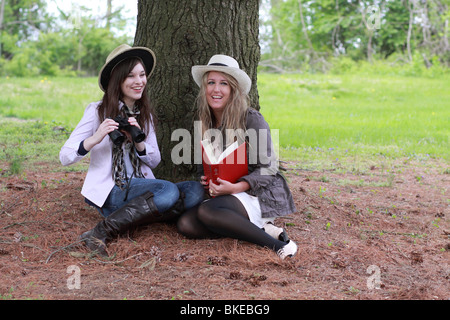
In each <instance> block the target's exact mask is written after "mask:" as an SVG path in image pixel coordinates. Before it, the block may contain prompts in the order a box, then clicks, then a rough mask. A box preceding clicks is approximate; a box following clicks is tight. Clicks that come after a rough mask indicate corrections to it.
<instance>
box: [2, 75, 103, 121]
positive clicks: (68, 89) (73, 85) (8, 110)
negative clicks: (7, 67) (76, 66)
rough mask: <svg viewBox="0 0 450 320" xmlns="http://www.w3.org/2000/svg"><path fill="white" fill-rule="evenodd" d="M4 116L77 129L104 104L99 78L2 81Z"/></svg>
mask: <svg viewBox="0 0 450 320" xmlns="http://www.w3.org/2000/svg"><path fill="white" fill-rule="evenodd" d="M0 88H1V92H0V116H3V117H13V118H20V119H25V120H31V119H33V120H40V121H45V122H54V123H59V124H61V125H63V126H65V127H66V128H67V129H70V130H71V129H73V128H75V126H76V125H77V123H78V121H80V119H81V117H82V116H83V112H84V109H85V108H86V106H87V105H88V104H89V103H90V102H92V101H96V100H100V99H101V97H102V92H101V91H100V89H99V87H98V85H97V79H96V78H49V79H47V78H44V77H42V78H9V79H8V78H1V79H0Z"/></svg>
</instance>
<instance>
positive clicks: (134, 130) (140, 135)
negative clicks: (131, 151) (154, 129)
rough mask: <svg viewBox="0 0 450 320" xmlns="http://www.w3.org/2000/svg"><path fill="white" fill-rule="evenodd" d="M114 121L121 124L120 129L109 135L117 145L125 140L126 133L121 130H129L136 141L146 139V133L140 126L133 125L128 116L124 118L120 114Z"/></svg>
mask: <svg viewBox="0 0 450 320" xmlns="http://www.w3.org/2000/svg"><path fill="white" fill-rule="evenodd" d="M114 121H115V122H117V123H118V124H119V129H117V130H114V131H112V132H110V133H109V137H110V138H111V140H112V142H113V143H114V144H115V145H116V146H120V145H121V144H122V142H124V141H125V135H124V134H123V133H122V132H120V131H119V130H123V131H126V132H128V133H129V134H130V135H131V138H132V139H133V141H134V142H142V141H144V139H145V133H144V132H143V131H142V130H140V129H139V128H138V127H136V126H132V125H131V124H130V123H129V122H128V118H124V117H122V116H120V115H118V116H117V117H115V118H114Z"/></svg>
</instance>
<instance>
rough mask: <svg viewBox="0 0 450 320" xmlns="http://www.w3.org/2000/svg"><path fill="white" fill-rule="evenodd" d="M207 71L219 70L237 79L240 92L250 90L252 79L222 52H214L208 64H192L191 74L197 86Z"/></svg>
mask: <svg viewBox="0 0 450 320" xmlns="http://www.w3.org/2000/svg"><path fill="white" fill-rule="evenodd" d="M209 71H219V72H223V73H226V74H229V75H230V76H232V77H233V78H235V79H236V80H237V82H238V84H239V87H240V88H241V90H242V92H244V93H246V94H248V93H249V92H250V88H251V87H252V80H251V79H250V77H249V76H248V75H247V73H245V71H243V70H241V69H240V68H239V63H238V62H237V61H236V60H235V59H233V58H232V57H230V56H226V55H223V54H216V55H214V56H212V57H211V59H210V60H209V62H208V65H206V66H204V65H201V66H193V67H192V76H193V78H194V81H195V83H197V85H198V86H199V87H200V86H201V83H202V78H203V75H204V74H205V73H206V72H209Z"/></svg>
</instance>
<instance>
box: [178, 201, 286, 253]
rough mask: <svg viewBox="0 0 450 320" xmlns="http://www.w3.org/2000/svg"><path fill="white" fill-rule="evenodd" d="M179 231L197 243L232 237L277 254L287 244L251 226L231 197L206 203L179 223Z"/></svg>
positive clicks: (240, 206) (180, 219) (185, 214)
mask: <svg viewBox="0 0 450 320" xmlns="http://www.w3.org/2000/svg"><path fill="white" fill-rule="evenodd" d="M177 228H178V231H179V232H180V233H181V234H182V235H184V236H186V237H188V238H194V239H205V238H220V237H229V238H234V239H239V240H244V241H248V242H251V243H255V244H257V245H260V246H262V247H267V248H270V249H272V250H274V251H278V250H279V249H280V248H281V247H283V246H285V245H286V243H285V242H283V241H280V240H277V239H274V238H272V237H271V236H270V235H268V234H267V233H266V232H265V231H264V230H262V229H260V228H258V227H257V226H256V225H254V224H253V223H252V222H250V220H249V218H248V215H247V211H246V210H245V208H244V206H243V205H242V203H241V202H240V201H239V199H237V198H236V197H234V196H232V195H226V196H220V197H216V198H213V199H211V200H208V201H206V202H203V203H202V204H200V205H199V206H197V207H194V208H192V209H190V210H188V211H186V212H185V213H183V215H182V216H181V217H180V218H179V219H178V223H177Z"/></svg>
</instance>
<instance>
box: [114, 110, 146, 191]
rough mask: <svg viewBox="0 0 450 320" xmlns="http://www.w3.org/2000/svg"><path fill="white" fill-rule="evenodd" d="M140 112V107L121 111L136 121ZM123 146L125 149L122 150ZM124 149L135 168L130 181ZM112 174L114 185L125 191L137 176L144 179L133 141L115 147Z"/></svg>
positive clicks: (124, 115) (123, 114)
mask: <svg viewBox="0 0 450 320" xmlns="http://www.w3.org/2000/svg"><path fill="white" fill-rule="evenodd" d="M139 114H140V111H139V107H137V106H134V108H133V111H131V110H130V109H129V107H128V106H127V105H125V104H124V105H123V107H122V110H121V115H122V116H123V117H135V118H136V120H138V117H139ZM122 146H123V148H122ZM124 149H125V153H128V156H129V157H130V162H131V165H132V166H133V174H132V175H131V177H130V179H129V180H128V174H127V169H126V166H125V161H124V159H123V157H124ZM112 159H113V163H112V169H113V170H112V172H113V179H114V183H115V184H116V185H117V186H118V187H119V188H120V189H121V190H124V189H125V188H127V189H128V187H129V184H130V181H131V179H132V178H133V176H136V177H138V178H143V177H144V176H143V174H142V171H141V160H140V159H139V157H138V156H137V151H136V148H135V146H134V143H133V142H132V141H129V140H128V139H126V140H125V141H124V142H123V143H122V145H119V146H116V145H113V152H112Z"/></svg>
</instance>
